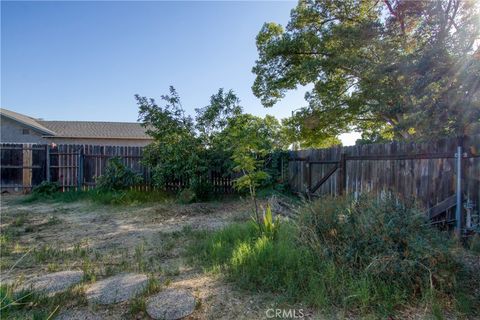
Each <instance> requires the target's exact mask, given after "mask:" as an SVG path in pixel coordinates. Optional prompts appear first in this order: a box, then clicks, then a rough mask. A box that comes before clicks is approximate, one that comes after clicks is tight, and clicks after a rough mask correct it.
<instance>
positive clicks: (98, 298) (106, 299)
mask: <svg viewBox="0 0 480 320" xmlns="http://www.w3.org/2000/svg"><path fill="white" fill-rule="evenodd" d="M147 281H148V278H147V276H146V275H144V274H135V273H123V274H119V275H116V276H114V277H110V278H107V279H104V280H101V281H98V282H96V283H94V284H92V285H91V286H90V287H89V288H88V289H87V290H86V292H85V294H86V296H87V300H88V301H90V302H94V303H98V304H113V303H119V302H123V301H127V300H130V299H131V298H134V297H135V296H137V295H138V294H140V293H142V291H143V290H144V289H145V287H146V286H147Z"/></svg>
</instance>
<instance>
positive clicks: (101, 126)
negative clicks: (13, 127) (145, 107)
mask: <svg viewBox="0 0 480 320" xmlns="http://www.w3.org/2000/svg"><path fill="white" fill-rule="evenodd" d="M0 113H1V115H2V116H6V117H7V118H10V119H13V120H15V121H17V122H20V123H22V124H24V125H27V126H28V127H30V128H32V129H35V130H37V131H39V132H41V133H43V134H44V135H46V136H49V137H52V138H87V139H99V138H101V139H142V140H143V139H146V140H151V139H152V138H151V137H150V136H149V135H147V134H146V132H145V128H144V127H143V126H142V124H141V123H138V122H100V121H46V120H40V119H35V118H32V117H29V116H26V115H23V114H20V113H17V112H14V111H10V110H7V109H3V108H2V109H0Z"/></svg>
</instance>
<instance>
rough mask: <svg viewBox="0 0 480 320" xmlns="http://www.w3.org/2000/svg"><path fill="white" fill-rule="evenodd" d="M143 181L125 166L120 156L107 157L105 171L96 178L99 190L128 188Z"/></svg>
mask: <svg viewBox="0 0 480 320" xmlns="http://www.w3.org/2000/svg"><path fill="white" fill-rule="evenodd" d="M142 181H143V178H142V176H141V175H139V174H138V173H136V172H134V171H133V170H132V169H131V168H129V167H127V166H126V165H125V164H124V163H123V161H122V158H120V157H113V158H110V159H108V163H107V166H106V167H105V173H104V174H102V175H101V176H99V177H98V178H97V181H96V182H97V188H98V189H99V190H100V191H121V190H128V189H130V188H132V187H134V186H136V185H138V184H140V183H141V182H142Z"/></svg>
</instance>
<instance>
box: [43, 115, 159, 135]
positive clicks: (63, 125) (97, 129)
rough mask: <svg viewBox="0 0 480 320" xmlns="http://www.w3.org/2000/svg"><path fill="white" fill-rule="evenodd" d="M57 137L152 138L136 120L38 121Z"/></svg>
mask: <svg viewBox="0 0 480 320" xmlns="http://www.w3.org/2000/svg"><path fill="white" fill-rule="evenodd" d="M38 122H39V123H40V124H41V125H43V126H44V127H47V128H48V129H50V130H52V131H53V132H55V137H58V138H60V137H61V138H104V139H152V138H151V137H150V136H149V135H147V134H146V133H145V128H144V127H143V126H142V125H141V124H140V123H138V122H97V121H43V120H39V121H38Z"/></svg>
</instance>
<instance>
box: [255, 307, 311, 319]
mask: <svg viewBox="0 0 480 320" xmlns="http://www.w3.org/2000/svg"><path fill="white" fill-rule="evenodd" d="M265 315H266V316H267V319H302V318H304V317H305V314H304V313H303V309H267V311H265Z"/></svg>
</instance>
